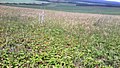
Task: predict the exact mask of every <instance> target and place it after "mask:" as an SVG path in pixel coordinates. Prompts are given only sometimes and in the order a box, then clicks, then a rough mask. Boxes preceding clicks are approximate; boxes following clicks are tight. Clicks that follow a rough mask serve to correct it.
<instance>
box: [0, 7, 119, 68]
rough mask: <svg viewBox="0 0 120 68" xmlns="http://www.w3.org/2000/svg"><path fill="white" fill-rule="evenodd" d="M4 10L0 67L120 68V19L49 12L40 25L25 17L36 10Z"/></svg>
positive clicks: (36, 19) (0, 21) (0, 19)
mask: <svg viewBox="0 0 120 68" xmlns="http://www.w3.org/2000/svg"><path fill="white" fill-rule="evenodd" d="M28 10H29V11H28ZM0 11H1V13H0V68H79V67H80V68H119V67H120V17H117V16H109V15H108V16H103V15H102V16H100V15H85V14H84V15H83V16H82V15H81V14H72V13H66V12H55V11H46V13H47V14H46V15H47V16H46V19H45V21H44V23H39V22H38V18H34V17H31V16H29V17H28V16H23V15H25V14H27V15H28V14H30V13H32V12H33V13H36V12H37V11H35V10H34V9H33V10H30V9H22V8H18V9H17V8H16V9H15V8H14V9H12V8H3V7H1V8H0ZM6 11H7V12H6ZM18 11H19V12H18ZM54 14H55V15H54ZM34 15H35V14H34ZM64 15H65V17H64ZM79 17H80V19H79ZM84 17H85V18H84Z"/></svg>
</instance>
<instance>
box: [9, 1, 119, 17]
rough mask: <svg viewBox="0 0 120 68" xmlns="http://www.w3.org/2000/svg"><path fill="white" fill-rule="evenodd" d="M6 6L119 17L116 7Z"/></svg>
mask: <svg viewBox="0 0 120 68" xmlns="http://www.w3.org/2000/svg"><path fill="white" fill-rule="evenodd" d="M8 6H16V7H24V8H34V9H46V10H55V11H65V12H74V13H92V14H109V15H120V8H118V7H102V6H101V7H100V6H76V4H69V3H51V4H49V5H45V6H39V5H8Z"/></svg>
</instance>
